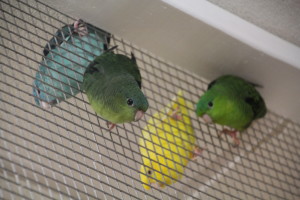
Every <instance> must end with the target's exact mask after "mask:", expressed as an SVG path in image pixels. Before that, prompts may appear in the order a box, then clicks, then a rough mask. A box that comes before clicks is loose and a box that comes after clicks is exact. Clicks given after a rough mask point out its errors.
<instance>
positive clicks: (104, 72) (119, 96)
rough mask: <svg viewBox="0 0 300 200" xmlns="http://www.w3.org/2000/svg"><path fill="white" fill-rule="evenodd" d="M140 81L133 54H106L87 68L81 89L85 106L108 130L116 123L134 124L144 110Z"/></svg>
mask: <svg viewBox="0 0 300 200" xmlns="http://www.w3.org/2000/svg"><path fill="white" fill-rule="evenodd" d="M141 85H142V77H141V74H140V71H139V69H138V66H137V63H136V59H135V57H134V54H133V53H131V58H128V57H127V56H125V55H121V54H115V53H113V52H112V51H111V50H108V51H107V52H105V53H104V54H102V55H100V56H98V57H96V59H95V60H94V61H93V62H92V63H91V64H90V65H89V66H88V67H87V69H86V72H85V73H84V78H83V89H84V90H85V93H86V95H87V97H88V100H89V103H90V104H91V106H92V107H93V109H94V110H95V112H96V113H97V114H99V115H100V116H101V117H102V118H104V119H105V120H107V121H108V127H109V130H111V129H112V128H113V127H114V126H115V124H117V123H125V122H131V121H138V120H139V119H141V118H142V117H143V115H144V113H145V112H146V110H147V109H148V101H147V99H146V97H145V96H144V94H143V93H142V91H141Z"/></svg>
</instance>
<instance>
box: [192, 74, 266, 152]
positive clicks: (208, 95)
mask: <svg viewBox="0 0 300 200" xmlns="http://www.w3.org/2000/svg"><path fill="white" fill-rule="evenodd" d="M255 86H258V85H256V84H253V83H250V82H248V81H246V80H244V79H242V78H239V77H237V76H233V75H225V76H221V77H219V78H217V79H216V80H214V81H212V82H211V83H210V84H209V85H208V88H207V91H206V92H205V93H204V94H203V96H201V97H200V100H199V102H198V103H197V110H196V113H197V115H198V116H199V117H203V119H204V121H205V122H207V123H211V122H214V123H217V124H221V125H226V126H229V127H231V128H233V129H234V130H228V129H224V130H223V131H222V133H225V134H228V135H230V136H231V137H232V138H233V140H234V143H235V145H237V146H238V145H239V140H238V138H237V133H238V132H241V131H243V130H245V129H246V128H248V127H249V126H250V124H251V123H252V121H253V120H255V119H258V118H261V117H264V116H265V114H266V112H267V108H266V105H265V102H264V100H263V98H262V97H261V95H260V94H259V92H258V91H257V90H256V89H255Z"/></svg>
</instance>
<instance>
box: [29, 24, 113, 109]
mask: <svg viewBox="0 0 300 200" xmlns="http://www.w3.org/2000/svg"><path fill="white" fill-rule="evenodd" d="M109 39H110V34H109V33H106V32H104V31H102V30H100V29H98V28H95V27H94V26H92V25H91V24H88V23H85V22H84V21H83V20H81V19H79V20H76V21H75V22H74V24H72V25H66V26H64V27H62V28H61V30H58V31H57V32H56V33H55V36H54V37H53V38H52V39H51V40H50V41H49V42H48V44H47V45H46V46H45V48H44V51H43V53H44V59H43V61H42V62H41V63H40V66H39V69H38V71H37V72H36V76H35V80H34V83H33V96H34V99H35V102H36V104H37V105H39V106H41V107H43V108H50V107H51V106H53V105H55V104H57V103H58V102H60V101H63V100H65V99H68V98H70V97H72V96H75V95H76V94H77V93H79V91H80V90H81V88H80V85H81V82H82V81H83V73H84V72H85V69H86V67H87V66H88V65H89V63H90V62H91V61H93V60H94V58H95V57H96V56H99V55H101V54H102V53H103V52H104V50H105V49H107V45H108V43H109Z"/></svg>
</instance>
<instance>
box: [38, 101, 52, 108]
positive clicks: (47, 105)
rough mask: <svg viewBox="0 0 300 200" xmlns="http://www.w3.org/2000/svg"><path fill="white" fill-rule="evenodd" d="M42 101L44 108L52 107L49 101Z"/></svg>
mask: <svg viewBox="0 0 300 200" xmlns="http://www.w3.org/2000/svg"><path fill="white" fill-rule="evenodd" d="M40 103H41V107H42V108H44V109H49V108H51V104H50V103H47V102H45V101H40Z"/></svg>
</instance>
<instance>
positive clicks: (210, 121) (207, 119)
mask: <svg viewBox="0 0 300 200" xmlns="http://www.w3.org/2000/svg"><path fill="white" fill-rule="evenodd" d="M202 118H203V120H204V121H205V122H206V123H212V119H211V117H210V116H209V115H208V114H204V115H203V117H202Z"/></svg>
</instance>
